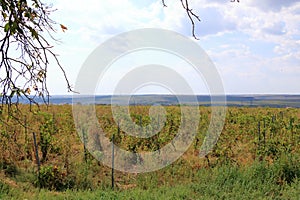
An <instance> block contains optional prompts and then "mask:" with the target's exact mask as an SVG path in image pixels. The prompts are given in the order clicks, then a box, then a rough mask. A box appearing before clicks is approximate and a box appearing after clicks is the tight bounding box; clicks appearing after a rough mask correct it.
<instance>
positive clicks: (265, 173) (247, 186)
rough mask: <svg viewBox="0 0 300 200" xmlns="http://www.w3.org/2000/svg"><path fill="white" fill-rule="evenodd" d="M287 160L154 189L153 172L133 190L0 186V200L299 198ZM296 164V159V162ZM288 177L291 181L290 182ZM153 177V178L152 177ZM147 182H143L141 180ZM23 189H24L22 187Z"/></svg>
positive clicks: (201, 174) (202, 174)
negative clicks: (59, 190) (57, 190)
mask: <svg viewBox="0 0 300 200" xmlns="http://www.w3.org/2000/svg"><path fill="white" fill-rule="evenodd" d="M285 159H286V158H281V159H280V160H278V161H276V163H274V164H272V165H270V164H268V163H267V162H259V161H257V162H255V163H253V164H252V165H251V166H249V167H240V166H237V165H235V164H225V165H222V166H218V167H215V168H202V169H200V170H198V171H197V172H196V173H194V174H193V178H192V179H191V182H190V183H189V182H186V183H180V182H179V183H177V184H174V183H172V184H171V185H168V184H166V185H163V186H160V187H157V186H156V183H157V179H155V178H153V176H154V177H156V178H157V175H158V174H156V176H155V173H148V174H144V175H142V176H141V177H140V180H139V181H138V183H139V184H138V185H137V187H135V188H132V189H120V188H116V189H115V190H114V191H113V190H111V189H110V188H102V189H95V190H85V191H82V190H66V191H64V192H54V191H49V190H45V189H41V190H39V189H37V188H35V189H30V190H28V191H26V190H22V189H20V188H12V187H9V186H7V185H5V184H3V183H2V185H1V184H0V191H1V192H0V194H1V195H0V197H1V198H0V199H3V200H4V199H46V200H47V199H49V200H51V199H53V200H54V199H55V200H56V199H81V200H84V199H105V200H106V199H128V200H129V199H139V200H143V199H145V200H146V199H147V200H148V199H153V200H154V199H299V197H300V179H298V177H297V175H298V174H299V172H300V168H299V167H300V163H293V164H296V166H295V167H292V166H290V165H291V164H290V163H288V162H287V161H286V160H285ZM295 161H296V160H295ZM289 176H291V177H293V179H291V180H289V179H288V178H289ZM151 177H152V178H151ZM145 180H147V182H144V183H142V181H145ZM23 189H24V188H23Z"/></svg>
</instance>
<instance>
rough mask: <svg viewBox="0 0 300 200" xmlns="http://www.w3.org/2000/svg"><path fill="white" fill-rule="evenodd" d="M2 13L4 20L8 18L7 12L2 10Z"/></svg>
mask: <svg viewBox="0 0 300 200" xmlns="http://www.w3.org/2000/svg"><path fill="white" fill-rule="evenodd" d="M1 14H2V16H3V18H4V20H5V19H6V17H7V14H6V13H5V12H3V11H2V12H1Z"/></svg>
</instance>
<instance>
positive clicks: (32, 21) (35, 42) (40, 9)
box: [0, 0, 72, 108]
mask: <svg viewBox="0 0 300 200" xmlns="http://www.w3.org/2000/svg"><path fill="white" fill-rule="evenodd" d="M28 3H30V4H31V5H29V4H28ZM0 7H1V13H0V14H1V15H0V19H1V20H0V29H2V30H1V31H0V56H1V58H0V98H1V105H2V106H3V105H4V104H5V105H7V106H8V107H11V105H13V104H15V105H17V104H18V102H19V99H20V98H25V99H27V100H28V101H29V103H30V104H37V102H36V98H37V97H40V98H42V100H43V101H44V103H47V104H48V103H49V91H48V87H47V72H48V67H49V65H50V61H49V59H50V58H52V59H53V60H54V61H55V62H56V63H55V64H56V65H57V66H58V67H59V69H60V71H61V72H62V73H63V75H64V78H65V81H66V85H67V89H68V91H72V88H71V85H70V83H69V80H68V78H67V76H66V73H65V70H64V69H63V67H62V66H61V64H60V63H59V60H58V55H57V54H55V53H54V52H53V45H51V44H50V41H54V42H58V41H57V40H56V39H54V37H53V36H52V35H51V34H52V33H54V32H56V30H55V28H54V26H55V25H57V23H56V22H55V21H53V20H52V19H51V18H50V14H51V13H52V12H54V11H55V10H54V9H52V8H51V6H48V5H45V4H43V3H42V2H41V1H40V0H33V1H31V2H27V0H18V1H8V0H0ZM60 27H61V29H62V30H63V31H65V30H67V28H66V27H65V26H63V25H60ZM1 108H2V107H1Z"/></svg>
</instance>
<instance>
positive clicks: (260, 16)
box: [48, 0, 300, 94]
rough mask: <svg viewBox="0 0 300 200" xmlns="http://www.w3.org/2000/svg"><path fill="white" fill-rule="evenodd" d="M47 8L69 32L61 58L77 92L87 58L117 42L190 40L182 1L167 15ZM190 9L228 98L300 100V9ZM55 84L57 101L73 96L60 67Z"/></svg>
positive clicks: (92, 5) (62, 35) (121, 6)
mask: <svg viewBox="0 0 300 200" xmlns="http://www.w3.org/2000/svg"><path fill="white" fill-rule="evenodd" d="M48 1H49V3H52V4H53V7H54V8H57V11H56V12H55V13H54V14H53V18H54V19H55V20H56V21H58V22H59V23H62V24H64V25H65V26H67V27H68V30H67V31H66V32H62V31H61V30H60V29H59V28H58V32H57V34H55V35H54V36H55V37H56V38H58V39H60V40H61V43H59V44H56V46H55V51H56V52H57V53H58V54H59V58H60V60H61V63H62V64H63V66H64V67H65V70H66V72H67V75H68V77H69V79H70V82H71V84H72V85H74V84H75V81H76V77H77V75H78V72H79V70H80V68H81V66H82V64H83V62H84V61H85V59H86V58H87V57H88V55H89V54H90V53H91V52H92V51H93V50H94V49H95V48H96V47H97V46H98V45H100V44H101V43H102V42H104V41H105V40H107V39H108V38H111V37H113V36H115V35H116V34H119V33H122V32H125V31H131V30H134V29H139V28H163V29H169V30H172V31H176V32H178V33H181V34H183V35H185V36H187V37H191V24H190V22H189V20H188V18H187V16H186V14H185V12H184V10H183V9H182V7H181V3H180V1H179V0H172V1H171V0H166V1H165V2H166V4H167V6H168V7H167V8H164V7H163V6H162V4H161V1H160V0H139V1H134V0H114V1H99V0H86V1H81V0H63V1H62V0H60V1H59V0H55V1H50V0H48ZM190 7H192V8H193V10H194V11H195V13H197V14H198V15H199V16H200V18H201V22H200V23H197V24H196V33H197V36H198V37H199V39H200V40H198V41H196V40H195V42H197V43H198V44H199V45H200V46H201V47H202V48H203V49H204V50H205V51H206V53H207V54H208V55H209V57H210V58H211V60H212V61H213V62H214V64H215V66H216V68H217V69H218V71H219V73H220V76H221V78H222V80H223V83H224V88H225V92H226V93H227V94H265V93H285V94H300V84H299V81H300V2H299V1H292V0H285V1H283V0H264V1H257V0H240V3H230V0H190ZM191 38H192V37H191ZM183 73H184V72H183ZM186 75H187V76H188V72H186ZM193 81H194V84H196V85H197V84H198V83H197V79H193ZM199 82H202V80H199ZM48 84H49V89H50V92H51V94H66V93H67V89H66V85H65V82H64V78H63V76H62V74H61V73H59V71H58V68H57V67H55V66H54V65H53V67H52V68H51V69H50V70H49V74H48ZM199 84H200V83H199ZM200 85H201V84H200ZM106 91H107V92H108V93H109V89H106ZM201 92H202V91H199V93H201Z"/></svg>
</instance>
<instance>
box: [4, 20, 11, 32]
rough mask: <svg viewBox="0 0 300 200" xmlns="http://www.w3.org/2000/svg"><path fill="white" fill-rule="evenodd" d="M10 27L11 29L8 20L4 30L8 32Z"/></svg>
mask: <svg viewBox="0 0 300 200" xmlns="http://www.w3.org/2000/svg"><path fill="white" fill-rule="evenodd" d="M9 29H10V24H9V22H7V23H6V24H5V26H4V32H8V31H9Z"/></svg>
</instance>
